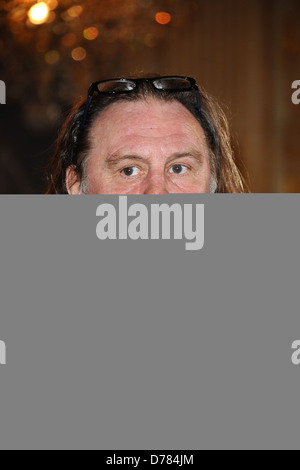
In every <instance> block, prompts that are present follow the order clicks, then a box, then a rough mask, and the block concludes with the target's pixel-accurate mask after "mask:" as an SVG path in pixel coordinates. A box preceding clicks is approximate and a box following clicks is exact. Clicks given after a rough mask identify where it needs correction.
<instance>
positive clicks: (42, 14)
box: [28, 2, 49, 24]
mask: <svg viewBox="0 0 300 470" xmlns="http://www.w3.org/2000/svg"><path fill="white" fill-rule="evenodd" d="M48 15H49V7H48V5H47V4H46V3H45V2H38V3H36V4H35V5H33V6H32V7H31V8H30V10H29V12H28V18H29V20H30V21H31V23H32V24H42V23H45V21H47V19H48Z"/></svg>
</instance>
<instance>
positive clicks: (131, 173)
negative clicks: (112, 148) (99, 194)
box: [121, 166, 138, 176]
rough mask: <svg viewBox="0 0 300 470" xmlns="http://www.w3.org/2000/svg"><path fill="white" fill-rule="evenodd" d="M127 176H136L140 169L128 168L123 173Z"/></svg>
mask: <svg viewBox="0 0 300 470" xmlns="http://www.w3.org/2000/svg"><path fill="white" fill-rule="evenodd" d="M121 173H123V175H125V176H136V175H137V173H138V167H136V166H127V167H126V168H123V170H122V171H121Z"/></svg>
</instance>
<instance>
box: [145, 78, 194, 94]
mask: <svg viewBox="0 0 300 470" xmlns="http://www.w3.org/2000/svg"><path fill="white" fill-rule="evenodd" d="M153 84H154V86H155V88H157V89H158V90H166V91H168V90H190V89H191V88H192V85H191V82H190V81H189V80H187V79H185V78H176V77H174V78H172V77H171V78H158V79H157V80H154V81H153Z"/></svg>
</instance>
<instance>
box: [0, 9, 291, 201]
mask: <svg viewBox="0 0 300 470" xmlns="http://www.w3.org/2000/svg"><path fill="white" fill-rule="evenodd" d="M299 19H300V0H284V1H283V0H251V1H250V0H243V1H241V0H44V1H36V0H6V1H3V0H0V80H3V81H4V82H5V83H6V105H0V193H2V194H9V193H11V194H25V193H27V194H28V193H29V194H30V193H43V192H44V191H45V177H44V172H43V167H44V165H45V162H46V161H47V159H48V158H49V157H50V155H51V153H52V151H53V142H54V140H55V138H56V136H57V133H58V130H59V128H60V125H61V123H62V120H63V119H64V117H65V116H66V114H67V112H68V110H69V109H70V106H71V105H72V104H73V102H74V100H75V99H77V98H78V97H79V96H84V95H85V94H86V92H87V88H88V86H89V85H90V83H91V82H93V81H95V80H101V79H105V78H112V77H116V76H118V75H126V74H128V73H130V74H132V73H134V72H140V71H144V72H145V73H152V72H153V73H160V74H164V75H172V74H174V75H189V76H193V77H195V78H196V79H197V81H198V82H199V83H200V84H201V85H202V86H203V87H204V88H206V89H207V91H209V92H210V93H211V94H213V95H214V96H216V97H217V98H218V100H219V102H220V103H221V104H222V105H223V107H224V108H225V111H226V112H227V115H228V116H229V120H230V126H231V129H232V133H233V136H234V140H235V149H236V154H237V156H238V159H239V161H240V165H241V167H242V169H243V172H244V173H246V176H248V179H249V181H250V186H251V190H252V192H271V193H273V192H274V193H275V192H300V158H299V150H300V105H299V106H296V105H294V104H293V103H292V100H291V96H292V93H293V90H292V88H291V87H292V83H293V82H294V81H295V80H300V21H299Z"/></svg>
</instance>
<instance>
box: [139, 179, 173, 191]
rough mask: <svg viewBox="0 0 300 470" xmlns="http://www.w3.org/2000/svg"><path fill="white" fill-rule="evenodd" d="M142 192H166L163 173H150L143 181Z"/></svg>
mask: <svg viewBox="0 0 300 470" xmlns="http://www.w3.org/2000/svg"><path fill="white" fill-rule="evenodd" d="M144 194H168V190H167V186H166V181H165V178H164V175H150V176H149V177H148V178H147V180H146V182H145V187H144Z"/></svg>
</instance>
